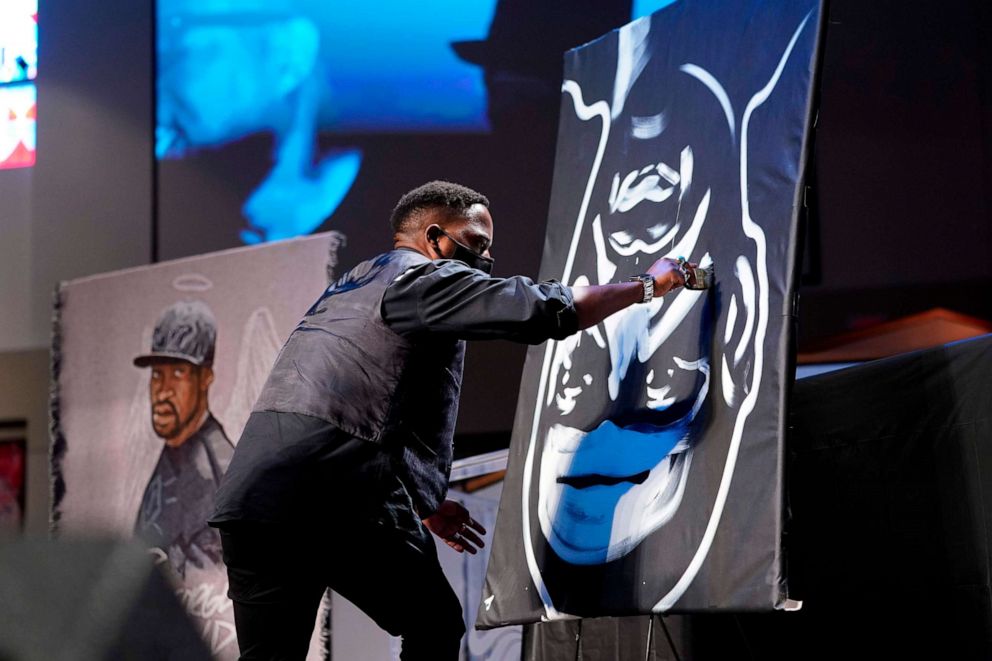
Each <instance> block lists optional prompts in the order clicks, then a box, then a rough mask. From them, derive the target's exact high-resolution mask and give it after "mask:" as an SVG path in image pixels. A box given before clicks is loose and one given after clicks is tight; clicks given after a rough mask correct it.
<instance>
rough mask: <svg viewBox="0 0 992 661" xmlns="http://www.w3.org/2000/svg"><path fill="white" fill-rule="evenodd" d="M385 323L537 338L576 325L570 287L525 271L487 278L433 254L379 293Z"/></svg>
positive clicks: (465, 335)
mask: <svg viewBox="0 0 992 661" xmlns="http://www.w3.org/2000/svg"><path fill="white" fill-rule="evenodd" d="M381 312H382V317H383V320H384V321H385V322H386V325H387V326H389V327H390V328H391V329H393V330H394V331H396V332H397V333H399V334H401V335H419V334H424V333H430V334H442V335H448V336H451V337H457V338H459V339H463V340H510V341H513V342H522V343H525V344H540V343H541V342H544V341H545V340H549V339H556V340H560V339H563V338H565V337H568V336H569V335H571V334H573V333H575V332H576V331H577V330H578V326H579V323H578V317H577V315H576V313H575V301H574V300H573V298H572V292H571V290H570V289H569V288H568V287H566V286H564V285H563V284H561V283H560V282H557V281H554V280H550V281H547V282H538V283H535V282H534V281H533V280H531V279H530V278H527V277H524V276H514V277H512V278H492V277H489V276H487V275H486V274H485V273H483V272H482V271H479V270H476V269H473V268H470V267H468V266H466V265H464V264H462V263H461V262H456V261H450V260H438V261H436V262H430V263H428V264H421V265H419V266H415V267H414V268H412V269H410V270H409V271H407V272H406V273H404V274H402V275H401V276H399V277H398V278H397V279H396V280H395V281H394V282H393V283H392V284H390V285H389V287H387V288H386V292H385V294H384V295H383V298H382V304H381Z"/></svg>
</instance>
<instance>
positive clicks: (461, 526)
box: [424, 500, 486, 553]
mask: <svg viewBox="0 0 992 661" xmlns="http://www.w3.org/2000/svg"><path fill="white" fill-rule="evenodd" d="M424 525H425V526H427V529H428V530H430V531H431V532H432V533H434V534H435V535H437V536H438V537H440V538H441V539H443V540H444V543H445V544H447V545H448V546H450V547H451V548H453V549H455V550H456V551H458V552H459V553H463V552H465V551H468V552H469V553H476V551H477V550H478V549H481V548H482V547H483V546H485V543H484V542H483V541H482V538H481V537H479V535H485V534H486V529H485V528H483V527H482V526H481V525H480V524H479V522H478V521H476V520H475V519H473V518H472V517H471V516H470V515H469V513H468V510H467V509H465V508H464V507H462V506H461V505H460V504H459V503H456V502H455V501H453V500H446V501H444V502H443V503H441V506H440V507H438V508H437V511H436V512H434V514H432V515H430V516H429V517H427V518H426V519H424ZM477 533H478V534H477Z"/></svg>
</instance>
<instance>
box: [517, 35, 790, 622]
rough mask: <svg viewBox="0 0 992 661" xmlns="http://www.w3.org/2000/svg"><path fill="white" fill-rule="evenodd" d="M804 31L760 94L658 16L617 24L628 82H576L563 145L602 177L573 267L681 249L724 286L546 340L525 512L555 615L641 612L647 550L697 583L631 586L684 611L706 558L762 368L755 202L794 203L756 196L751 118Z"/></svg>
mask: <svg viewBox="0 0 992 661" xmlns="http://www.w3.org/2000/svg"><path fill="white" fill-rule="evenodd" d="M804 25H805V20H804V19H802V17H801V16H800V18H799V19H797V21H796V23H794V24H793V25H792V28H791V29H793V30H795V33H794V34H792V35H791V36H792V40H791V41H789V42H788V43H787V44H786V43H783V44H782V49H783V50H782V51H780V52H779V53H777V54H776V58H777V59H776V61H773V62H770V64H768V66H767V70H762V79H761V80H760V82H758V83H756V84H755V86H754V89H748V90H746V92H747V94H746V95H745V96H742V91H741V90H739V89H735V90H732V91H733V92H736V93H737V97H736V98H732V94H731V93H730V92H728V90H727V89H726V88H725V87H724V84H723V82H721V80H720V78H721V75H722V74H721V73H720V71H717V72H716V73H713V72H711V71H709V70H708V69H707V68H705V67H704V66H703V65H702V64H700V63H699V62H698V61H693V60H692V59H689V58H688V57H687V59H686V61H684V62H678V63H675V64H674V65H673V63H671V62H667V61H665V58H664V57H660V58H657V59H655V58H654V54H655V53H657V52H660V53H665V52H666V48H667V45H666V43H665V42H664V41H663V40H662V39H661V38H659V37H658V36H657V35H653V34H652V20H650V19H645V20H641V21H637V22H635V23H633V24H630V25H628V26H626V27H625V28H622V29H621V30H620V31H619V33H618V35H617V38H616V40H615V42H614V43H615V44H616V46H615V48H616V60H615V75H614V80H613V87H612V89H610V90H607V89H603V88H602V87H600V88H597V89H596V90H595V91H592V90H591V89H583V87H582V85H580V84H579V83H578V82H576V81H572V80H566V81H565V83H564V85H563V92H564V96H565V99H566V106H565V107H566V109H567V108H569V106H571V109H572V110H573V111H574V116H569V115H568V113H567V112H565V113H563V120H562V121H563V122H566V128H565V129H563V133H564V132H566V131H571V132H573V136H574V135H582V136H583V137H582V138H579V139H575V138H574V137H573V141H574V143H573V144H574V145H575V146H574V147H571V146H570V145H566V146H565V147H564V151H565V152H566V153H568V149H570V148H574V149H575V150H576V156H577V157H578V158H579V159H581V160H582V162H583V163H584V166H585V168H586V169H585V171H584V179H583V180H582V181H581V182H579V181H576V182H574V184H575V190H576V191H577V195H576V197H577V198H578V195H579V194H581V196H582V199H581V202H579V201H576V203H574V204H573V205H572V206H571V207H569V208H570V209H572V210H574V211H576V212H577V217H576V220H575V225H574V227H573V228H570V230H571V231H570V232H569V235H570V236H573V237H574V239H573V240H572V242H571V244H570V247H569V251H568V254H567V256H566V258H565V260H564V273H562V274H561V275H559V276H557V277H561V279H562V280H563V281H566V282H567V283H568V284H570V285H573V286H582V285H590V284H606V283H610V282H617V281H620V280H624V279H626V278H627V277H629V276H632V275H635V274H639V273H644V272H645V271H647V269H648V268H649V267H650V266H651V264H652V263H654V262H655V261H656V260H657V259H659V258H662V257H670V258H676V257H680V256H682V257H685V258H687V259H688V260H689V261H691V262H696V263H698V264H700V265H701V266H713V267H714V270H715V279H716V286H715V287H714V288H713V289H711V290H708V291H705V292H699V291H691V290H680V291H675V292H672V293H670V294H668V295H666V296H664V297H663V298H659V299H656V300H655V301H653V302H651V303H649V304H644V305H637V306H633V307H630V308H627V309H626V310H623V311H621V312H619V313H617V314H615V315H613V316H611V317H609V318H607V319H606V320H604V321H603V322H602V323H600V324H598V325H597V326H595V327H592V328H589V329H588V330H586V331H584V332H582V333H579V334H577V335H575V336H572V337H570V338H568V339H566V340H563V341H560V342H555V343H553V344H552V345H551V346H549V347H548V349H547V352H546V354H545V360H544V363H543V365H542V371H541V381H540V387H539V389H538V395H537V401H536V402H535V404H534V409H533V412H534V413H533V419H531V420H528V423H529V424H528V427H529V432H530V433H529V438H530V444H529V446H528V448H527V455H526V459H525V464H524V475H523V480H524V489H523V502H522V516H523V524H524V527H525V530H527V531H528V533H526V534H525V536H524V542H525V544H526V545H529V546H528V548H526V549H525V551H526V552H525V556H526V558H527V562H528V566H529V569H530V573H531V577H532V579H533V580H534V584H535V585H536V586H537V587H538V592H539V593H540V595H541V599H542V601H543V602H544V605H545V608H546V610H547V613H548V616H549V617H553V616H554V615H555V613H556V612H557V609H559V608H560V609H562V610H563V611H564V612H569V613H572V614H583V613H586V612H588V611H589V610H590V609H592V608H593V607H595V608H598V609H604V607H605V612H609V605H608V604H606V603H605V602H604V599H606V598H612V599H616V600H617V606H616V608H617V609H618V610H619V609H621V608H623V604H624V603H628V604H629V602H624V601H623V600H624V599H625V598H627V597H629V596H630V595H629V594H626V593H624V592H623V591H622V590H620V589H619V588H618V587H617V586H616V585H613V584H612V583H611V582H613V581H624V580H628V579H629V577H630V576H631V575H635V574H637V575H639V576H640V575H643V572H638V570H637V567H638V566H639V563H640V562H641V561H642V560H641V556H640V555H639V554H640V553H641V552H649V557H652V558H657V557H665V556H666V555H667V558H668V559H667V561H668V562H670V563H671V565H672V566H674V567H680V568H681V569H678V570H677V572H678V573H680V574H681V576H682V578H681V579H679V580H675V579H672V578H671V577H670V576H669V577H667V578H665V577H653V576H647V577H646V578H645V580H644V581H643V582H642V584H641V585H637V586H634V587H630V588H629V589H631V590H633V591H634V592H635V597H634V600H635V601H637V602H638V603H648V604H650V605H652V606H653V607H655V608H656V609H658V610H664V609H667V608H670V607H671V605H672V604H673V603H674V602H675V601H676V600H678V599H679V597H680V596H681V595H682V594H683V593H684V591H685V589H686V586H688V584H689V582H690V581H691V580H692V577H693V576H694V575H695V572H697V571H698V569H699V566H700V564H701V563H702V561H703V559H705V557H706V554H707V553H708V550H709V545H710V543H711V542H712V539H713V535H714V534H715V530H716V525H717V523H718V522H719V519H720V516H721V514H722V511H723V508H724V505H725V502H726V498H727V488H728V486H729V484H730V479H731V478H732V476H733V469H734V465H735V463H736V461H737V455H738V451H739V447H740V440H741V438H742V435H743V433H744V429H745V426H746V425H747V424H748V418H749V416H750V414H751V412H752V410H753V409H754V406H755V398H756V397H757V395H758V390H759V386H760V384H761V380H762V377H763V373H764V365H763V362H764V357H763V347H764V343H765V334H766V332H767V328H768V318H769V315H770V305H769V291H768V277H767V276H768V269H769V262H768V250H767V243H766V237H765V234H764V230H763V228H762V226H761V224H760V222H758V221H760V220H763V219H762V218H758V220H757V221H756V219H755V217H754V216H757V215H758V213H756V212H753V209H759V210H760V211H761V212H765V211H769V212H771V211H774V214H775V216H774V217H776V218H788V217H789V214H790V213H791V210H790V206H789V205H790V204H791V200H790V199H788V198H786V200H785V202H784V206H781V205H780V207H776V208H774V209H772V208H771V207H769V206H768V204H769V203H768V202H767V201H766V200H763V199H762V200H758V201H757V202H756V203H754V204H752V199H751V198H752V189H753V188H757V189H759V190H760V186H758V187H755V186H754V184H753V182H752V181H751V177H752V174H751V171H750V170H749V156H750V154H749V151H748V150H749V144H750V141H752V140H753V139H754V137H753V135H752V133H751V131H752V129H753V124H752V122H751V119H752V115H753V113H754V112H755V110H756V109H757V108H760V107H761V105H762V104H764V103H765V102H766V101H767V99H768V98H769V96H770V92H771V91H773V90H774V89H775V86H776V84H777V80H778V77H779V76H780V75H781V73H782V70H783V67H784V64H783V63H785V62H787V61H788V58H789V54H790V53H791V51H792V48H793V46H794V44H795V42H796V39H797V37H798V35H799V34H800V33H801V32H802V30H803V26H804ZM776 65H778V66H777V68H776ZM726 70H727V69H726V68H725V69H724V71H726ZM762 85H764V87H762ZM762 128H763V129H764V126H762ZM597 137H598V140H597V141H595V142H594V138H597ZM593 145H595V148H593ZM562 155H563V148H562V147H561V146H560V147H559V159H561V158H562ZM576 171H577V169H576ZM556 176H557V173H556ZM773 203H774V204H780V203H779V202H778V201H776V200H773ZM772 266H773V268H774V265H772ZM556 275H557V274H556ZM646 548H647V551H645V549H646ZM683 571H684V573H683ZM584 584H595V587H594V588H591V589H584V588H583V585H584ZM607 584H610V587H606V585H607ZM626 607H627V608H629V607H630V606H629V605H628V606H626ZM601 612H602V611H601Z"/></svg>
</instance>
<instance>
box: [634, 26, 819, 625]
mask: <svg viewBox="0 0 992 661" xmlns="http://www.w3.org/2000/svg"><path fill="white" fill-rule="evenodd" d="M812 15H813V12H812V11H810V12H809V13H808V14H806V18H804V19H803V20H802V23H800V24H799V27H798V28H796V31H795V32H794V33H793V34H792V39H791V40H790V41H789V45H788V46H787V47H786V49H785V52H784V53H783V54H782V57H781V58H780V59H779V62H778V67H776V68H775V73H773V74H772V77H771V79H770V80H769V81H768V83H767V84H766V85H765V86H764V87H763V88H762V89H761V90H759V91H758V93H757V94H755V95H754V96H752V97H751V100H750V101H749V102H748V104H747V107H746V108H745V110H744V118H743V119H742V120H741V182H740V185H741V212H742V214H743V217H742V218H741V224H742V226H743V229H744V234H745V235H746V236H747V237H748V238H749V239H751V240H752V241H754V243H755V247H756V258H755V261H756V262H757V263H756V264H755V266H756V268H757V270H758V287H759V288H760V293H759V299H760V301H761V303H760V304H759V305H758V328H757V331H756V332H755V340H754V373H753V375H752V383H753V384H754V387H752V388H751V392H749V393H748V394H747V396H746V397H745V398H744V401H743V402H741V408H740V410H739V411H738V412H737V420H736V421H735V422H734V432H733V436H732V437H731V439H730V451H729V452H728V453H727V463H726V464H724V467H723V476H722V477H721V479H720V489H719V491H717V494H716V502H715V503H714V504H713V513H712V514H711V515H710V520H709V523H708V524H707V525H706V531H705V532H704V533H703V539H702V541H701V542H700V543H699V548H697V549H696V554H695V555H694V556H693V558H692V560H691V561H690V562H689V566H688V567H686V570H685V573H683V574H682V577H681V578H680V579H679V580H678V582H676V583H675V585H674V586H673V587H672V589H671V590H670V591H669V592H668V594H666V595H665V596H664V597H662V598H661V599H659V600H658V603H656V604H655V605H654V608H653V609H652V610H653V611H654V612H656V613H658V612H663V611H666V610H669V609H671V608H672V606H674V605H675V602H677V601H678V600H679V598H681V597H682V595H683V594H685V591H686V590H687V589H688V588H689V584H690V583H692V581H693V579H695V578H696V574H698V573H699V569H700V567H702V565H703V561H704V560H705V559H706V556H707V555H708V554H709V551H710V546H711V545H712V543H713V537H714V536H715V535H716V529H717V526H718V525H719V524H720V517H721V516H722V515H723V508H724V506H725V505H726V503H727V494H728V493H729V492H730V483H731V481H732V480H733V477H734V468H735V467H736V466H737V453H738V452H739V450H740V445H741V436H742V435H743V433H744V424H745V423H746V422H747V419H748V417H749V416H750V415H751V412H752V411H753V410H754V406H755V403H756V401H757V399H758V391H759V390H760V389H761V374H762V370H763V369H764V357H765V347H764V344H765V332H766V330H767V328H768V265H767V254H766V253H767V247H766V244H765V232H764V230H762V229H761V226H760V225H758V224H757V223H756V222H754V220H752V219H751V210H750V202H749V200H748V193H747V180H748V177H747V139H748V135H747V132H748V127H749V125H750V123H751V115H752V114H753V113H754V111H755V110H757V109H758V107H759V106H761V104H763V103H764V102H765V101H767V100H768V97H769V96H771V94H772V91H773V90H774V89H775V85H777V84H778V80H779V78H780V77H781V76H782V71H783V69H785V64H786V62H788V60H789V56H790V55H792V49H793V48H794V47H795V45H796V41H798V40H799V35H800V34H801V33H802V31H803V28H805V27H806V23H807V22H808V21H809V18H810V16H812Z"/></svg>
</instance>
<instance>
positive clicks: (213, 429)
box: [134, 301, 234, 577]
mask: <svg viewBox="0 0 992 661" xmlns="http://www.w3.org/2000/svg"><path fill="white" fill-rule="evenodd" d="M216 338H217V324H216V322H215V321H214V316H213V313H211V311H210V308H208V307H207V306H206V304H204V303H202V302H200V301H181V302H179V303H175V304H173V305H171V306H169V307H168V308H166V310H165V311H164V312H163V313H162V316H161V318H160V319H159V320H158V323H157V324H156V325H155V332H154V334H153V336H152V350H151V353H148V354H144V355H141V356H138V357H137V358H135V359H134V364H135V365H136V366H137V367H149V368H151V375H150V376H151V378H150V381H149V395H150V397H151V413H152V428H153V429H154V430H155V434H156V435H157V436H159V438H161V439H162V440H163V441H165V445H164V447H163V448H162V454H161V456H160V457H159V460H158V464H157V465H156V466H155V471H154V472H153V473H152V476H151V478H150V479H149V480H148V486H147V487H146V488H145V493H144V496H143V497H142V499H141V509H140V510H138V518H137V521H136V523H135V532H136V533H137V534H138V535H140V536H141V537H143V538H144V539H145V540H146V541H147V542H149V543H150V544H151V545H153V546H154V547H156V548H159V549H161V551H162V552H163V553H164V554H165V555H166V556H167V557H168V560H169V564H170V565H171V566H172V567H173V569H175V571H176V572H177V573H178V574H179V576H181V577H182V576H185V574H186V565H187V563H192V564H194V565H196V566H197V567H199V568H201V569H202V568H205V567H208V566H210V565H215V564H217V563H219V562H220V560H221V556H220V539H219V537H218V535H217V532H216V531H215V530H213V529H211V528H210V527H209V526H207V524H206V519H207V517H208V516H209V515H210V512H211V510H212V509H213V505H214V493H215V492H216V491H217V486H218V485H219V484H220V478H221V476H222V475H223V474H224V471H225V470H226V469H227V465H228V464H229V463H230V461H231V457H232V456H233V454H234V446H233V445H232V444H231V441H229V440H228V438H227V436H226V435H225V434H224V429H223V428H222V427H221V426H220V423H218V422H217V420H216V419H215V418H214V417H213V415H211V413H210V404H209V400H208V391H209V389H210V384H211V383H213V380H214V373H213V369H212V365H213V360H214V344H215V342H216Z"/></svg>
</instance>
